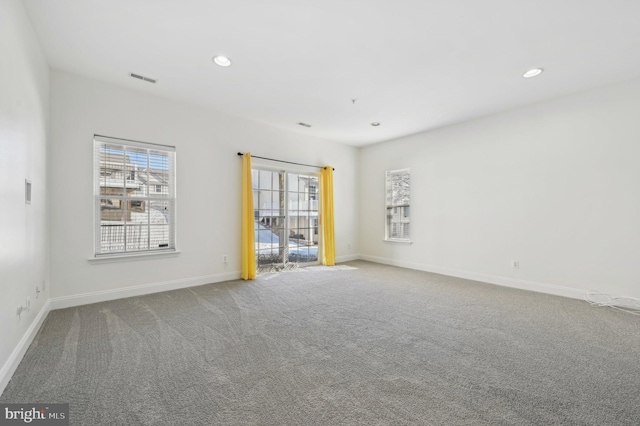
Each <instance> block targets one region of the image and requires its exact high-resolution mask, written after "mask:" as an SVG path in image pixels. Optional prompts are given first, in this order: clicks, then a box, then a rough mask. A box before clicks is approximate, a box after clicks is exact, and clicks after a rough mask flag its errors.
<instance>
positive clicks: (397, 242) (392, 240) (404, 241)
mask: <svg viewBox="0 0 640 426" xmlns="http://www.w3.org/2000/svg"><path fill="white" fill-rule="evenodd" d="M382 241H384V242H385V243H396V244H409V245H411V244H413V241H411V240H394V239H391V238H385V239H384V240H382Z"/></svg>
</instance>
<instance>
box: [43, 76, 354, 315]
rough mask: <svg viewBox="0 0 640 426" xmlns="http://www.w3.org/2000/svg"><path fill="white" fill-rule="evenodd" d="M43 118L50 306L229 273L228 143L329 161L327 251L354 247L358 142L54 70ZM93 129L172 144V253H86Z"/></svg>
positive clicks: (233, 180)
mask: <svg viewBox="0 0 640 426" xmlns="http://www.w3.org/2000/svg"><path fill="white" fill-rule="evenodd" d="M140 84H148V83H144V82H141V83H140ZM51 123H52V125H51V138H52V145H51V156H50V164H49V166H50V168H51V176H52V180H51V183H52V185H51V187H52V191H51V198H52V202H51V280H52V286H51V288H52V297H53V298H54V299H53V300H54V307H60V306H67V305H70V304H74V303H76V302H75V301H73V300H71V299H70V298H73V297H74V296H78V295H82V294H86V293H96V292H107V293H105V294H103V295H99V297H97V298H86V297H85V298H82V299H81V301H80V303H86V302H90V301H92V300H100V298H108V297H112V296H113V297H115V296H122V295H123V293H122V292H120V291H119V290H122V289H126V288H127V287H131V286H141V285H147V284H157V283H168V284H169V286H170V287H171V286H175V285H178V286H179V285H182V284H198V283H204V282H212V281H219V280H224V279H231V278H235V277H239V271H240V259H239V251H240V247H239V238H240V221H239V212H240V205H241V202H240V183H239V182H240V177H241V166H242V162H241V160H240V158H239V157H238V156H237V155H236V153H237V152H238V151H242V152H245V151H250V152H251V153H252V154H254V155H260V156H266V157H275V158H279V159H283V160H288V161H295V162H301V163H307V164H318V165H324V164H330V165H333V166H334V167H335V168H336V171H335V175H334V179H335V209H336V234H337V235H338V236H339V237H338V239H337V254H338V256H339V257H340V256H341V257H345V256H349V255H350V254H355V253H357V250H356V244H357V240H358V238H357V232H358V229H357V218H358V216H357V209H356V208H355V205H356V198H357V192H356V183H357V170H356V167H357V155H358V151H357V149H355V148H353V147H348V146H345V145H341V144H336V143H332V142H327V141H323V140H319V139H313V138H309V137H304V136H303V135H300V134H299V133H293V132H291V133H289V132H286V131H282V130H279V129H276V128H272V127H268V126H265V125H261V124H256V123H252V122H248V121H245V120H240V119H237V118H232V117H229V116H226V115H223V114H221V113H218V112H215V111H211V110H206V109H204V108H200V107H196V106H192V105H187V104H182V103H177V102H174V101H170V100H167V99H163V98H158V97H153V96H149V95H147V94H143V93H140V92H134V91H131V90H127V89H123V88H119V87H115V86H110V85H106V84H103V83H99V82H97V81H94V80H90V79H87V78H83V77H79V76H75V75H72V74H68V73H65V72H62V71H57V70H52V72H51ZM94 133H95V134H101V135H106V136H112V137H117V138H125V139H133V140H139V141H145V142H152V143H159V144H166V145H175V146H176V150H177V154H176V155H177V173H178V174H177V181H178V188H177V194H178V209H177V216H176V217H177V242H178V244H177V245H178V250H180V251H181V253H180V254H179V255H177V256H172V257H163V258H159V259H158V258H153V259H138V260H135V261H122V262H115V263H90V262H89V258H91V257H92V256H93V229H94V228H93V154H92V149H93V148H92V147H93V145H92V143H93V142H92V141H93V135H94ZM349 244H351V245H352V247H353V248H352V249H351V250H349V249H348V248H347V247H348V245H349ZM223 254H227V255H228V256H229V263H228V264H227V265H225V264H224V263H223V262H222V256H223ZM181 283H182V284H181ZM156 289H159V288H156ZM113 291H115V293H109V292H113ZM145 291H146V289H140V292H141V293H142V292H145ZM109 294H111V296H110V295H109ZM126 294H127V295H130V294H133V293H132V292H131V291H128V292H127V293H126ZM61 299H64V300H61Z"/></svg>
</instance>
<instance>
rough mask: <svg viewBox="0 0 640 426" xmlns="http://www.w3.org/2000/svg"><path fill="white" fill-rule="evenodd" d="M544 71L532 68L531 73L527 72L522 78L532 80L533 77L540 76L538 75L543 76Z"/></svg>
mask: <svg viewBox="0 0 640 426" xmlns="http://www.w3.org/2000/svg"><path fill="white" fill-rule="evenodd" d="M542 71H544V69H542V68H532V69H530V70H529V71H527V72H525V73H524V74H522V76H523V77H524V78H531V77H535V76H538V75H540V74H542Z"/></svg>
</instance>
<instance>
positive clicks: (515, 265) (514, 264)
mask: <svg viewBox="0 0 640 426" xmlns="http://www.w3.org/2000/svg"><path fill="white" fill-rule="evenodd" d="M511 267H512V268H513V269H520V261H519V260H512V261H511Z"/></svg>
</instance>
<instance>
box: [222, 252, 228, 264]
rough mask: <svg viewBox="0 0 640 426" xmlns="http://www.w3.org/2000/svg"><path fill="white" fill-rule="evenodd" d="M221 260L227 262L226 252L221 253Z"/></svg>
mask: <svg viewBox="0 0 640 426" xmlns="http://www.w3.org/2000/svg"><path fill="white" fill-rule="evenodd" d="M222 261H223V262H224V263H227V255H226V254H223V255H222Z"/></svg>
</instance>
